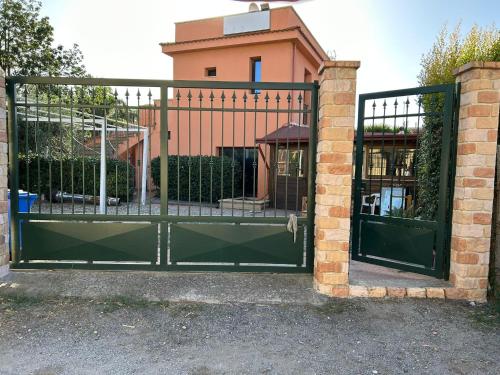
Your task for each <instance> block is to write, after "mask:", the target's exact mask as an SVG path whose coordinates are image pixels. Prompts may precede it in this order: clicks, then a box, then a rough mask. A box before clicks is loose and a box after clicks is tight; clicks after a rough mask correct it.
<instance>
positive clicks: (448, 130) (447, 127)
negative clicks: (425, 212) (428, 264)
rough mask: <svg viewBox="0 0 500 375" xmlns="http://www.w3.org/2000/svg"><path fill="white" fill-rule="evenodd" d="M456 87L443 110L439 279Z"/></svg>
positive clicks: (447, 95)
mask: <svg viewBox="0 0 500 375" xmlns="http://www.w3.org/2000/svg"><path fill="white" fill-rule="evenodd" d="M454 90H455V85H453V84H451V85H449V86H448V87H447V88H446V90H445V91H444V95H445V99H444V109H443V110H442V116H443V117H442V118H443V131H442V139H441V141H442V147H441V161H440V175H439V203H438V211H437V220H436V221H437V223H438V225H437V232H436V258H435V271H436V276H437V277H440V278H442V277H444V276H445V274H446V275H447V273H448V272H447V271H444V269H443V267H444V266H445V262H444V257H445V248H446V237H447V222H446V218H447V216H448V215H447V210H448V209H449V207H448V202H449V201H448V199H449V195H450V194H449V184H450V183H453V182H452V181H450V180H449V178H450V170H451V171H453V165H450V154H451V151H452V150H453V147H452V145H451V143H452V135H453V99H454Z"/></svg>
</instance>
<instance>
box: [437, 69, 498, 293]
mask: <svg viewBox="0 0 500 375" xmlns="http://www.w3.org/2000/svg"><path fill="white" fill-rule="evenodd" d="M455 75H456V77H457V82H461V85H462V88H461V93H460V116H459V117H460V119H459V125H458V147H457V150H458V154H457V172H456V178H455V195H454V202H453V221H452V225H453V226H452V240H451V258H450V281H451V283H452V284H453V286H454V287H455V288H454V290H453V289H450V290H449V291H447V297H448V298H459V299H462V298H465V299H469V300H476V301H484V300H486V291H487V286H488V268H489V267H488V265H489V261H490V241H491V219H492V212H493V193H494V183H495V163H496V152H497V139H498V126H499V105H500V62H471V63H468V64H466V65H464V66H462V67H460V68H459V69H457V70H456V71H455ZM448 292H449V293H450V295H448Z"/></svg>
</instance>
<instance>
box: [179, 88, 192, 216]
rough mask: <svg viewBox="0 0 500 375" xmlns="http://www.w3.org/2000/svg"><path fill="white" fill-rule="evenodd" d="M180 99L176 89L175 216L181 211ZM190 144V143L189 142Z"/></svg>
mask: <svg viewBox="0 0 500 375" xmlns="http://www.w3.org/2000/svg"><path fill="white" fill-rule="evenodd" d="M180 98H181V94H180V91H179V89H177V95H176V99H177V109H176V111H177V216H179V214H180V209H181V198H180V197H181V176H180V171H181V167H180V163H181V156H180V154H181V146H180V139H181V132H180V117H179V116H180V112H179V107H180ZM189 142H190V143H191V141H189Z"/></svg>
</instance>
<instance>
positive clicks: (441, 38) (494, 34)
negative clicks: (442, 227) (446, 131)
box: [417, 24, 500, 220]
mask: <svg viewBox="0 0 500 375" xmlns="http://www.w3.org/2000/svg"><path fill="white" fill-rule="evenodd" d="M499 60H500V29H498V28H496V27H495V26H494V25H493V26H490V27H487V28H480V27H479V26H477V25H474V26H473V27H472V29H471V30H470V31H469V33H468V34H467V35H465V36H464V37H463V36H462V32H461V26H460V24H458V25H457V26H456V27H455V29H454V30H453V31H452V32H448V30H447V28H446V27H443V29H442V30H441V32H440V33H439V35H438V37H437V39H436V41H435V42H434V45H433V46H432V48H431V49H430V50H429V51H428V52H427V53H426V54H424V55H423V57H422V60H421V71H420V74H419V75H418V81H419V84H420V86H429V85H437V84H446V83H454V82H455V76H454V75H453V71H454V70H455V69H456V68H458V67H460V66H462V65H464V64H466V63H468V62H471V61H499ZM421 100H422V107H423V110H424V112H425V113H440V112H441V111H442V109H443V105H444V103H443V97H442V96H439V95H427V96H424V97H422V98H421ZM442 128H443V123H442V120H441V118H439V117H436V116H426V117H425V118H424V126H423V129H422V132H421V135H420V139H419V150H418V154H417V181H418V187H419V189H418V192H417V199H418V207H417V214H418V215H420V216H421V217H422V218H423V219H427V220H434V219H435V217H436V213H437V208H438V194H439V180H440V160H441V146H442Z"/></svg>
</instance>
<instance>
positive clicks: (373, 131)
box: [361, 100, 380, 215]
mask: <svg viewBox="0 0 500 375" xmlns="http://www.w3.org/2000/svg"><path fill="white" fill-rule="evenodd" d="M376 107H377V103H376V101H375V100H374V101H373V105H372V117H373V119H372V136H371V139H370V154H369V155H370V156H369V163H368V168H366V169H367V173H368V179H369V180H368V196H369V199H370V213H371V205H372V204H373V205H374V206H375V208H376V204H377V199H374V200H373V202H372V201H371V195H372V179H373V177H372V175H373V173H372V168H373V137H374V134H375V110H376ZM363 124H364V122H363ZM364 130H365V129H364V125H363V132H364ZM361 147H363V148H364V147H365V145H361ZM363 158H364V156H363ZM363 162H364V160H363ZM373 212H374V213H375V209H374V210H373ZM379 215H380V212H379Z"/></svg>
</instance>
